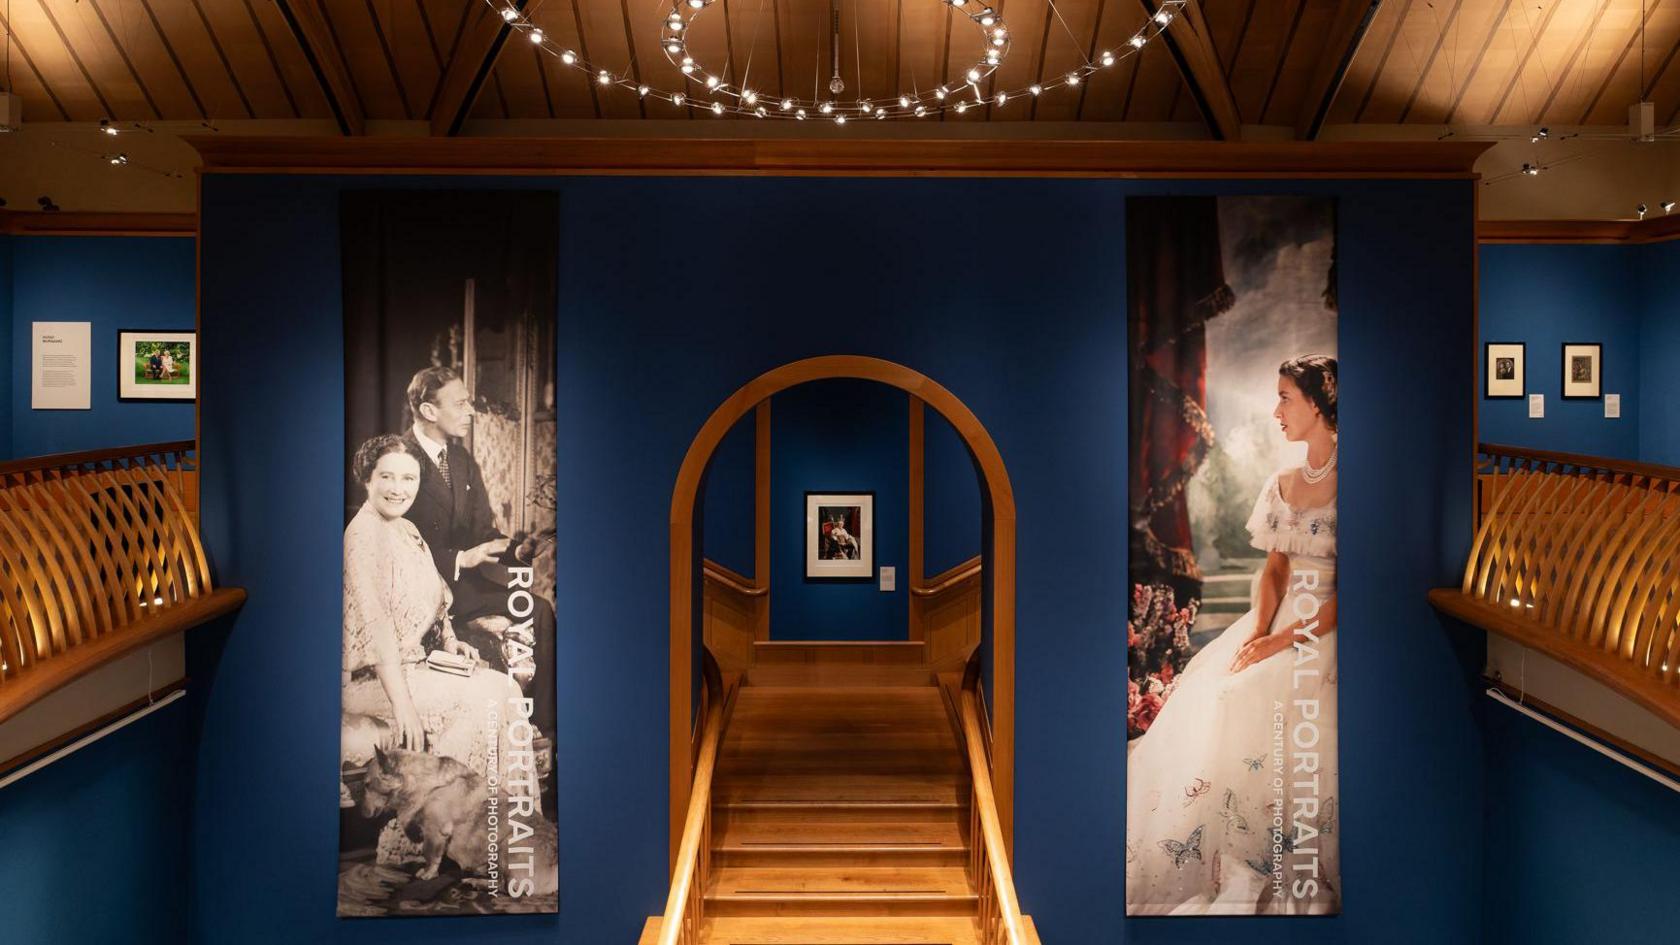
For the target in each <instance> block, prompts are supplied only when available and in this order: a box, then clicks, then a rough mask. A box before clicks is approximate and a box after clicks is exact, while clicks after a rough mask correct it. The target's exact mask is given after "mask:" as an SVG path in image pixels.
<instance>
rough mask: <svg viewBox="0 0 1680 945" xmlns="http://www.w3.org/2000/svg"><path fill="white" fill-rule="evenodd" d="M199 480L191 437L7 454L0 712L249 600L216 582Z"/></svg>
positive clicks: (2, 501) (1, 532)
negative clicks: (199, 515) (202, 532)
mask: <svg viewBox="0 0 1680 945" xmlns="http://www.w3.org/2000/svg"><path fill="white" fill-rule="evenodd" d="M196 488H197V471H196V464H195V462H194V459H193V443H192V441H190V440H188V441H182V442H175V443H157V444H151V445H147V446H135V447H124V448H119V449H110V450H97V451H91V452H84V453H64V454H59V455H55V456H44V457H39V458H35V459H25V460H14V461H11V462H5V463H0V722H3V721H5V720H6V719H8V718H11V717H12V716H14V715H16V714H17V713H18V712H20V711H22V710H23V709H24V708H25V707H27V706H29V705H30V704H32V703H34V702H36V701H38V700H39V699H41V698H42V697H44V696H45V695H47V694H48V693H50V692H52V691H53V690H55V689H58V688H60V687H62V686H64V685H65V684H67V683H69V682H71V681H72V680H74V679H76V678H78V677H80V676H82V675H84V674H86V673H88V672H90V671H92V670H94V669H96V668H97V667H99V666H101V665H103V664H105V663H108V662H110V661H112V660H115V659H117V658H118V657H120V656H122V655H124V654H126V653H128V652H130V651H133V650H135V649H137V648H139V647H141V646H144V645H146V644H148V643H150V642H152V641H154V640H157V639H160V638H161V637H164V636H166V635H168V634H171V633H177V632H180V631H182V630H185V629H187V628H188V627H192V626H196V625H198V624H201V623H204V622H206V621H208V620H210V619H212V618H214V617H217V616H220V615H221V614H225V613H228V612H230V611H232V610H234V609H235V608H237V607H238V606H239V605H240V604H241V603H242V602H243V601H244V600H245V592H244V591H243V590H241V589H238V588H215V587H213V586H212V583H211V578H210V567H209V564H208V562H207V561H206V560H205V557H204V547H203V545H202V544H201V543H200V541H199V537H198V527H197V522H196V520H195V519H196V516H195V514H194V513H193V512H192V511H190V505H189V500H188V497H196ZM192 505H196V501H193V502H192Z"/></svg>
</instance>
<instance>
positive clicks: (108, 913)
mask: <svg viewBox="0 0 1680 945" xmlns="http://www.w3.org/2000/svg"><path fill="white" fill-rule="evenodd" d="M189 724H190V714H189V710H188V708H187V704H186V702H184V701H183V702H179V703H176V704H174V705H170V706H166V707H164V708H162V709H159V710H158V711H157V712H155V713H153V714H151V715H149V716H147V717H146V718H143V719H141V720H139V721H137V722H135V723H134V724H132V725H130V726H128V727H127V728H124V729H122V730H120V731H118V732H115V733H113V734H111V735H110V736H108V737H106V738H105V739H102V740H100V741H97V742H94V743H93V744H92V745H89V746H88V747H86V748H84V749H82V750H81V751H78V752H76V753H75V754H72V755H70V756H69V757H67V758H63V759H61V760H59V761H57V762H55V763H53V764H52V765H49V766H48V767H46V768H42V769H41V770H39V771H37V772H35V773H34V774H31V775H29V776H28V777H26V778H24V779H23V780H21V781H18V782H17V783H16V784H13V785H12V786H11V787H8V788H6V789H4V790H0V889H4V890H6V896H7V899H8V901H9V905H8V906H7V908H6V917H5V920H4V921H3V922H0V941H5V942H7V943H17V945H24V943H29V945H81V943H83V942H113V943H121V945H180V943H181V942H184V941H186V928H187V923H186V903H187V889H188V885H187V884H188V882H189V872H188V868H187V834H188V822H189V820H190V818H191V810H190V807H191V804H192V788H193V779H192V770H191V766H192V751H191V748H190V746H191V744H192V736H191V734H190V732H189ZM229 840H230V842H237V841H234V840H232V838H231V836H230V838H229Z"/></svg>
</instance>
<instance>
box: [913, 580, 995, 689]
mask: <svg viewBox="0 0 1680 945" xmlns="http://www.w3.org/2000/svg"><path fill="white" fill-rule="evenodd" d="M980 569H981V563H980V557H979V556H978V555H976V556H975V557H973V558H970V559H968V560H967V561H964V562H963V563H962V564H959V565H957V566H956V567H954V568H951V569H950V570H949V571H945V572H943V573H940V574H936V575H934V576H933V577H932V578H931V579H929V580H928V582H927V584H926V585H923V586H918V587H914V588H912V590H911V594H912V595H914V596H915V598H916V599H917V600H918V601H919V603H920V609H921V619H922V628H923V632H924V634H925V636H924V639H925V640H926V641H927V658H928V665H929V666H930V667H933V668H934V669H936V670H943V669H950V668H958V667H961V665H962V664H963V663H964V662H965V661H966V660H967V659H968V654H970V653H972V652H974V648H975V647H977V646H979V645H980Z"/></svg>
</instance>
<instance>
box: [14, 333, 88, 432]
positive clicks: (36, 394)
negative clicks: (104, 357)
mask: <svg viewBox="0 0 1680 945" xmlns="http://www.w3.org/2000/svg"><path fill="white" fill-rule="evenodd" d="M31 329H32V330H31V338H32V340H31V342H30V344H31V348H30V355H29V364H30V369H29V374H30V377H29V406H30V407H32V408H33V409H35V410H87V409H90V408H91V407H92V406H93V394H92V390H93V386H92V385H93V376H92V374H91V373H90V368H89V362H90V361H91V360H92V359H91V357H90V356H89V348H90V346H91V342H92V338H93V323H92V322H34V323H32V325H31Z"/></svg>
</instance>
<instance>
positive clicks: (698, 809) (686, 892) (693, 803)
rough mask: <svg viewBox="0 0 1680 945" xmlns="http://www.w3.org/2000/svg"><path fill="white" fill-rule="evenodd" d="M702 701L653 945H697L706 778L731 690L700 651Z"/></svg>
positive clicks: (707, 840) (705, 858)
mask: <svg viewBox="0 0 1680 945" xmlns="http://www.w3.org/2000/svg"><path fill="white" fill-rule="evenodd" d="M701 658H702V661H703V665H702V675H703V676H704V677H705V685H706V689H705V697H704V698H705V703H704V705H703V706H702V707H701V708H702V715H701V718H702V719H703V720H704V721H703V722H702V723H701V735H700V751H699V754H698V755H696V757H695V759H694V785H693V788H692V789H691V790H690V791H689V794H688V819H687V820H686V821H685V822H684V824H683V837H682V845H681V846H680V847H678V849H677V864H676V867H675V868H674V869H673V870H672V871H671V892H670V895H669V896H667V897H666V899H665V916H664V918H663V919H662V920H661V922H660V926H659V945H698V943H699V941H700V931H701V923H702V922H703V921H704V920H705V915H704V913H703V907H704V904H705V900H706V883H707V881H708V880H709V879H710V876H711V866H712V863H711V860H712V776H713V774H714V773H715V772H716V770H717V757H718V749H719V748H720V747H721V746H722V744H723V732H724V729H725V728H726V727H727V725H728V723H729V709H730V703H731V701H732V699H733V696H734V691H733V686H726V685H725V684H724V680H723V675H722V673H721V672H720V671H719V669H718V664H717V661H716V660H714V659H713V658H712V656H711V654H710V653H707V652H705V651H702V654H701Z"/></svg>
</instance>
